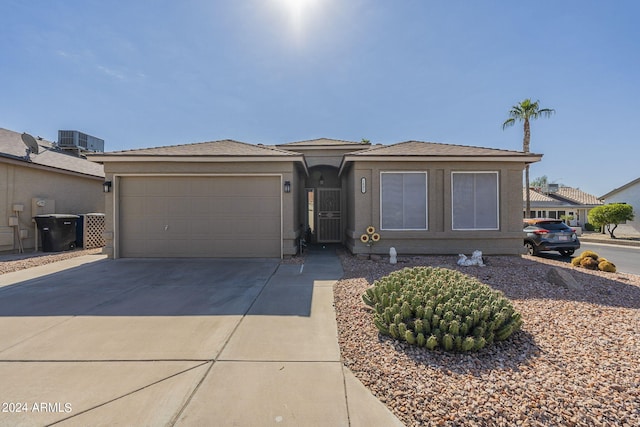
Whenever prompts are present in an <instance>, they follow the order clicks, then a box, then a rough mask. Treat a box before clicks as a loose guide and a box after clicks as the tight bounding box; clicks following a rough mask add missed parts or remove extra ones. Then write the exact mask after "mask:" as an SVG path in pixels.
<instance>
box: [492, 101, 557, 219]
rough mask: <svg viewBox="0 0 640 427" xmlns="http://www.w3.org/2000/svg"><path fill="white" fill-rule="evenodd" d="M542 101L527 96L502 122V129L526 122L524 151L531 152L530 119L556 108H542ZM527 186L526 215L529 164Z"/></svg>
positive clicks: (528, 206) (552, 111)
mask: <svg viewBox="0 0 640 427" xmlns="http://www.w3.org/2000/svg"><path fill="white" fill-rule="evenodd" d="M539 102H540V101H536V102H531V98H527V99H525V100H524V101H522V102H521V103H519V104H516V105H514V106H513V107H511V110H509V118H508V119H507V120H505V122H504V123H503V124H502V130H505V129H506V128H508V127H510V126H513V125H514V124H515V123H516V120H517V121H521V122H524V139H523V140H522V151H524V152H525V153H528V152H529V145H530V142H531V128H530V125H529V120H535V119H537V118H538V117H550V116H551V115H552V114H553V113H555V112H556V110H554V109H551V108H540V106H539V105H538V103H539ZM525 188H526V193H525V194H526V200H527V204H526V209H527V210H526V214H525V215H526V216H527V217H528V216H529V215H530V213H531V198H530V197H529V164H527V165H526V167H525Z"/></svg>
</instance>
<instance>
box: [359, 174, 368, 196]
mask: <svg viewBox="0 0 640 427" xmlns="http://www.w3.org/2000/svg"><path fill="white" fill-rule="evenodd" d="M360 192H361V193H362V194H364V193H366V192H367V178H365V177H364V176H363V177H362V178H360Z"/></svg>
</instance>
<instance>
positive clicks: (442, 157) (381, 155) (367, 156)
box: [340, 141, 542, 173]
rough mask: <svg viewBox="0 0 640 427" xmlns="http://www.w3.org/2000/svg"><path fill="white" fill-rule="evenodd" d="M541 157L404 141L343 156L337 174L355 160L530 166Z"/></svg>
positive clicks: (509, 151) (497, 150)
mask: <svg viewBox="0 0 640 427" xmlns="http://www.w3.org/2000/svg"><path fill="white" fill-rule="evenodd" d="M541 158H542V154H534V153H525V152H523V151H512V150H500V149H496V148H485V147H474V146H468V145H455V144H443V143H439V142H422V141H406V142H399V143H397V144H392V145H375V146H373V147H371V148H370V149H368V150H362V151H354V152H351V153H348V154H346V155H345V156H344V158H343V160H342V164H341V165H340V173H342V170H343V169H344V168H345V165H346V164H347V163H348V162H355V161H360V160H364V161H423V162H424V161H501V162H504V161H512V162H525V163H534V162H538V161H540V159H541Z"/></svg>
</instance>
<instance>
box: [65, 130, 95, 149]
mask: <svg viewBox="0 0 640 427" xmlns="http://www.w3.org/2000/svg"><path fill="white" fill-rule="evenodd" d="M58 146H59V147H60V148H62V149H65V150H69V149H71V150H78V151H82V152H84V151H92V152H94V153H102V152H104V139H100V138H96V137H95V136H91V135H87V134H86V133H82V132H80V131H77V130H59V131H58Z"/></svg>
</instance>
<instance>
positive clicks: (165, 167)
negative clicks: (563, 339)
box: [88, 138, 542, 258]
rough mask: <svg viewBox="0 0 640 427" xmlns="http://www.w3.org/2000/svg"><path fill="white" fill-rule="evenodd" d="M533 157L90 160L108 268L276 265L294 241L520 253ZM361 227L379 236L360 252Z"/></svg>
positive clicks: (290, 150)
mask: <svg viewBox="0 0 640 427" xmlns="http://www.w3.org/2000/svg"><path fill="white" fill-rule="evenodd" d="M541 157H542V156H541V155H539V154H532V153H524V152H519V151H509V150H499V149H492V148H482V147H470V146H461V145H451V144H440V143H431V142H418V141H407V142H402V143H398V144H393V145H371V144H370V143H368V142H350V141H340V140H334V139H326V138H321V139H315V140H309V141H298V142H292V143H286V144H281V145H277V146H267V145H262V144H248V143H244V142H238V141H232V140H222V141H212V142H203V143H196V144H185V145H175V146H168V147H157V148H145V149H137V150H126V151H117V152H110V153H102V154H92V155H89V156H88V158H89V159H90V160H93V161H95V162H98V163H102V164H103V165H104V168H105V175H106V178H105V179H106V180H107V181H109V182H110V183H111V192H110V193H108V194H106V197H107V200H106V214H107V218H106V233H105V237H106V244H107V246H106V248H105V252H106V253H107V254H109V255H110V256H111V257H114V258H120V257H283V256H291V255H294V254H296V253H297V251H298V246H299V245H298V243H299V239H300V238H302V237H307V238H311V239H312V240H313V241H315V242H318V243H340V244H343V245H345V246H346V247H347V248H348V249H349V250H350V251H351V252H353V253H369V252H372V253H388V252H389V248H390V247H392V246H393V247H395V248H396V250H397V251H398V253H399V254H458V253H463V252H464V253H470V252H471V251H473V250H475V249H479V250H482V251H483V252H484V253H487V254H517V253H521V252H522V223H521V210H522V187H521V184H520V183H521V180H522V171H523V169H524V167H525V165H526V164H528V163H533V162H537V161H539V160H540V159H541ZM368 226H374V227H375V228H376V230H378V232H379V233H380V235H381V236H382V238H381V240H380V241H379V242H377V243H375V244H374V245H372V246H367V244H365V243H363V242H361V241H360V236H361V235H362V233H364V231H365V229H366V228H367V227H368Z"/></svg>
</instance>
